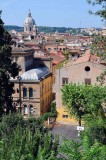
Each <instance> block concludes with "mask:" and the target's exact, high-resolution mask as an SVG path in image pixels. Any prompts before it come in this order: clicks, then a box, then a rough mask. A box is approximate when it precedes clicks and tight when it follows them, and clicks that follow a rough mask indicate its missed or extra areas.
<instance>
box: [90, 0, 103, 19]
mask: <svg viewBox="0 0 106 160" xmlns="http://www.w3.org/2000/svg"><path fill="white" fill-rule="evenodd" d="M87 1H88V3H89V4H92V5H93V6H95V5H97V6H98V5H99V6H100V8H99V10H97V11H95V12H92V11H90V13H93V14H95V15H99V16H100V17H102V18H103V19H106V0H87Z"/></svg>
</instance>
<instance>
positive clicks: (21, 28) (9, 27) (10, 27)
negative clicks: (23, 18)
mask: <svg viewBox="0 0 106 160" xmlns="http://www.w3.org/2000/svg"><path fill="white" fill-rule="evenodd" d="M5 29H6V30H7V31H10V30H16V31H17V32H23V30H24V27H19V26H12V25H5Z"/></svg>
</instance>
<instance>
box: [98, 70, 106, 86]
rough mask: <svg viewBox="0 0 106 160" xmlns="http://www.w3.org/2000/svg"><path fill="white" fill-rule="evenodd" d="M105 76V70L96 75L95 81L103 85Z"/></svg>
mask: <svg viewBox="0 0 106 160" xmlns="http://www.w3.org/2000/svg"><path fill="white" fill-rule="evenodd" d="M105 76H106V70H105V71H104V72H102V73H101V74H100V75H99V76H98V77H97V82H99V83H100V85H103V84H104V83H105Z"/></svg>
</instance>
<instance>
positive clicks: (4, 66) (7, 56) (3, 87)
mask: <svg viewBox="0 0 106 160" xmlns="http://www.w3.org/2000/svg"><path fill="white" fill-rule="evenodd" d="M11 44H12V39H11V36H10V35H9V33H8V32H7V31H6V30H5V29H4V23H3V21H2V19H1V13H0V116H1V115H2V114H3V113H6V114H8V113H9V112H10V111H11V112H13V111H14V106H13V105H12V94H13V93H14V90H13V86H14V85H13V84H12V83H10V77H13V78H15V77H16V76H17V75H18V71H19V69H18V66H17V64H16V63H15V62H12V58H11V50H12V49H11Z"/></svg>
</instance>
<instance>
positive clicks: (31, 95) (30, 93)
mask: <svg viewBox="0 0 106 160" xmlns="http://www.w3.org/2000/svg"><path fill="white" fill-rule="evenodd" d="M32 97H33V89H32V88H29V98H32Z"/></svg>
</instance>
